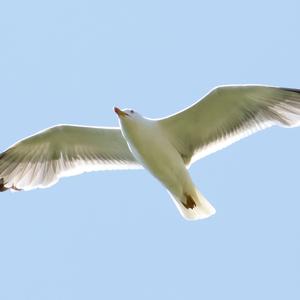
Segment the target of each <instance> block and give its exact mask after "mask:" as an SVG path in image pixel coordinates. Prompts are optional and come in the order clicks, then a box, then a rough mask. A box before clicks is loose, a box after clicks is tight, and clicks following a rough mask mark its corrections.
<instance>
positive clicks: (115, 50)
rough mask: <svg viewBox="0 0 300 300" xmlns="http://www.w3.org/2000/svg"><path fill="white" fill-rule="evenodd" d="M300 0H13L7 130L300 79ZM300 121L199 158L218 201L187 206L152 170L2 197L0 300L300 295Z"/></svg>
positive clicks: (7, 45) (5, 138)
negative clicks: (206, 207) (191, 210)
mask: <svg viewBox="0 0 300 300" xmlns="http://www.w3.org/2000/svg"><path fill="white" fill-rule="evenodd" d="M299 10H300V4H299V2H298V1H277V2H275V3H274V1H272V2H271V1H254V0H252V1H224V2H221V1H205V2H204V1H156V0H155V1H66V0H63V1H61V0H60V1H31V0H29V1H6V2H4V1H2V3H1V4H0V28H1V29H0V35H1V47H0V101H1V112H2V113H1V119H0V128H1V143H0V148H1V150H4V149H5V148H7V147H8V146H10V145H11V144H12V143H14V142H15V141H16V140H18V139H20V138H23V137H25V136H27V135H30V134H32V133H34V132H36V131H39V130H41V129H44V128H46V127H49V126H52V125H55V124H58V123H73V124H83V125H99V126H101V125H103V126H115V125H117V119H116V116H115V114H114V113H113V111H112V108H113V106H114V105H118V106H120V107H132V108H134V109H135V110H137V111H139V112H140V113H141V114H143V115H145V116H148V117H153V118H155V117H163V116H165V115H168V114H171V113H174V112H176V111H177V110H179V109H182V108H184V107H186V106H188V105H190V104H191V103H193V102H194V101H195V100H197V99H199V98H200V97H201V96H202V95H203V94H205V93H207V92H208V91H209V90H210V89H211V88H213V87H214V86H216V85H219V84H232V83H259V84H269V85H276V86H287V87H296V88H300V79H299V70H300V59H299V53H300V42H299V28H300V20H299ZM299 137H300V129H299V128H296V129H290V130H286V129H282V128H272V129H269V130H266V131H263V132H260V133H258V134H256V135H254V136H251V137H250V138H247V139H244V140H242V141H241V142H239V143H237V144H234V145H232V146H231V147H229V148H226V149H224V150H223V151H220V152H217V153H215V154H213V155H211V156H208V157H207V158H204V159H202V160H201V161H199V162H197V163H196V164H195V165H193V166H192V168H191V173H192V177H193V180H194V182H195V183H196V185H197V186H198V187H199V189H200V191H202V193H203V194H205V195H206V197H207V198H208V199H209V200H210V201H211V202H212V203H213V205H214V206H215V207H216V209H217V214H216V215H215V216H214V217H212V218H210V219H208V220H205V221H198V222H187V221H185V220H184V219H182V218H181V216H180V215H179V213H178V212H177V210H176V208H175V206H174V204H173V203H172V201H171V199H170V198H169V195H168V194H167V192H166V191H165V190H164V188H162V186H160V184H159V183H158V182H156V180H155V179H153V177H152V176H151V175H149V174H148V173H147V172H146V171H128V172H127V171H119V172H98V173H89V174H84V175H81V176H77V177H72V178H67V179H62V180H61V181H60V182H59V183H58V184H57V185H55V186H53V187H52V188H50V189H44V190H35V191H32V192H24V193H9V192H8V193H3V194H1V195H0V196H1V199H0V298H1V299H6V300H10V299H30V300H35V299H39V300H40V299H51V300H56V299H64V300H67V299H72V300H74V299H75V300H76V299H173V300H175V299H206V300H215V299H274V300H275V299H299V297H300V287H299V275H300V274H299V273H300V271H299V267H300V262H299V251H300V242H299V240H300V239H299V233H300V232H299V231H300V230H299V228H300V226H299V225H300V223H299V210H300V204H299V198H300V189H299V167H300V161H299V151H300V143H299Z"/></svg>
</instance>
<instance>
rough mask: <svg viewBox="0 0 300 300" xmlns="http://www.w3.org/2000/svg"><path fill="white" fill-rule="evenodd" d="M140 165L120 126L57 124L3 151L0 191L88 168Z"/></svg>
mask: <svg viewBox="0 0 300 300" xmlns="http://www.w3.org/2000/svg"><path fill="white" fill-rule="evenodd" d="M139 168H142V166H141V165H140V164H139V163H138V162H137V161H136V160H135V158H134V157H133V155H132V154H131V152H130V150H129V148H128V146H127V143H126V140H125V139H124V137H123V136H122V133H121V130H120V128H100V127H84V126H73V125H58V126H54V127H51V128H48V129H46V130H44V131H41V132H39V133H37V134H35V135H32V136H30V137H28V138H25V139H23V140H21V141H19V142H17V143H16V144H14V145H13V146H11V147H10V148H9V149H7V150H6V151H4V152H3V153H1V154H0V191H5V190H7V189H14V190H30V189H33V188H38V187H48V186H50V185H53V184H54V183H56V182H57V181H58V179H59V178H60V177H64V176H72V175H77V174H80V173H83V172H89V171H98V170H113V169H139Z"/></svg>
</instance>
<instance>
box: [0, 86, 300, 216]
mask: <svg viewBox="0 0 300 300" xmlns="http://www.w3.org/2000/svg"><path fill="white" fill-rule="evenodd" d="M115 112H116V113H117V114H118V117H119V121H120V127H114V128H108V127H84V126H74V125H58V126H54V127H52V128H49V129H46V130H44V131H42V132H39V133H37V134H35V135H32V136H30V137H28V138H26V139H23V140H21V141H19V142H17V143H16V144H14V145H13V146H11V147H10V148H8V149H7V150H6V151H4V152H3V153H1V154H0V191H6V190H8V189H11V190H18V191H19V190H30V189H33V188H41V187H42V188H43V187H48V186H51V185H53V184H55V183H56V182H57V181H58V179H59V178H60V177H64V176H71V175H77V174H80V173H83V172H88V171H97V170H111V169H140V168H145V169H147V170H148V171H150V173H151V174H152V175H153V176H154V177H156V178H157V179H158V180H159V181H160V182H161V183H162V184H163V185H164V186H165V187H166V189H167V190H168V192H169V193H170V194H171V197H172V198H173V200H174V202H175V204H176V206H177V208H178V209H179V211H180V213H181V214H182V215H183V216H184V217H185V218H186V219H190V220H195V219H201V218H206V217H209V216H211V215H212V214H214V212H215V210H214V208H213V207H212V206H211V204H210V203H209V202H208V201H207V200H206V199H205V198H204V196H203V195H202V194H201V193H200V192H199V191H198V190H197V188H196V187H195V185H194V183H193V181H192V179H191V177H190V174H189V172H188V168H189V166H190V165H191V163H193V162H195V161H196V160H198V159H199V158H201V157H204V156H206V155H209V154H210V153H213V152H215V151H217V150H219V149H222V148H224V147H226V146H229V145H230V144H232V143H234V142H236V141H238V140H239V139H241V138H243V137H246V136H248V135H250V134H252V133H255V132H256V131H258V130H261V129H264V128H267V127H270V126H273V125H279V126H284V127H295V126H298V125H299V124H300V91H299V90H296V89H287V88H277V87H268V86H254V85H253V86H251V85H245V86H223V87H217V88H215V89H214V90H212V91H211V92H210V93H208V94H207V95H206V96H205V97H204V98H203V99H201V100H200V101H198V102H197V103H195V104H193V105H192V106H190V107H188V108H187V109H185V110H183V111H181V112H179V113H176V114H174V115H171V116H168V117H166V118H163V119H157V120H153V119H147V118H145V117H142V116H141V115H140V114H138V113H136V112H134V111H132V110H124V111H122V110H120V109H118V108H115Z"/></svg>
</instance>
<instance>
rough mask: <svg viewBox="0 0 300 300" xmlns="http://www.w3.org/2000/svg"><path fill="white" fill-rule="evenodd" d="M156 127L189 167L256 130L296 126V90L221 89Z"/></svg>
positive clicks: (299, 106)
mask: <svg viewBox="0 0 300 300" xmlns="http://www.w3.org/2000/svg"><path fill="white" fill-rule="evenodd" d="M159 124H160V126H161V128H162V129H163V130H164V132H165V134H166V135H167V137H168V138H169V139H170V141H171V143H172V144H173V145H174V146H175V148H176V149H177V150H178V151H179V153H180V154H181V156H182V158H183V159H184V161H185V163H186V164H187V165H189V164H191V163H192V162H194V161H196V160H198V159H200V158H202V157H204V156H207V155H209V154H210V153H213V152H215V151H217V150H220V149H222V148H224V147H227V146H229V145H230V144H232V143H234V142H236V141H238V140H240V139H241V138H244V137H246V136H249V135H250V134H253V133H255V132H257V131H258V130H262V129H264V128H267V127H270V126H273V125H280V126H285V127H294V126H298V125H300V90H295V89H286V88H277V87H268V86H251V85H244V86H243V85H239V86H221V87H217V88H215V89H214V90H212V91H211V92H209V93H208V94H207V95H206V96H205V97H204V98H203V99H202V100H200V101H198V102H197V103H195V104H194V105H192V106H191V107H189V108H187V109H185V110H183V111H181V112H178V113H176V114H174V115H171V116H169V117H167V118H164V119H160V120H159Z"/></svg>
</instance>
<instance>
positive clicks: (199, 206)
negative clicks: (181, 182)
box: [170, 188, 216, 220]
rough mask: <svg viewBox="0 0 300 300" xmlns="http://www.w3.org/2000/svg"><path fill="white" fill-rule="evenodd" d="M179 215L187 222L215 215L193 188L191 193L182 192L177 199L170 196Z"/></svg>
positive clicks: (209, 205)
mask: <svg viewBox="0 0 300 300" xmlns="http://www.w3.org/2000/svg"><path fill="white" fill-rule="evenodd" d="M170 195H171V197H172V199H173V200H174V203H175V205H176V207H177V208H178V210H179V212H180V214H181V215H182V216H183V217H184V218H185V219H187V220H198V219H205V218H208V217H210V216H212V215H213V214H215V212H216V210H215V208H214V207H213V206H212V205H211V204H210V203H209V202H208V201H207V200H206V199H205V197H204V196H203V195H202V194H201V193H200V192H199V191H198V190H197V189H196V188H194V189H193V191H192V192H189V193H188V192H184V193H183V195H182V196H180V197H178V196H175V195H173V194H171V193H170Z"/></svg>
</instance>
